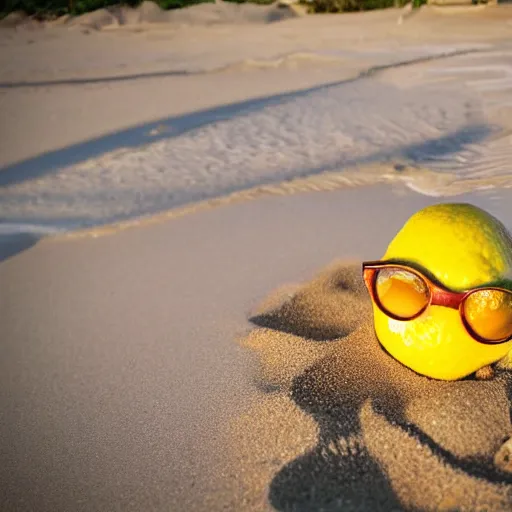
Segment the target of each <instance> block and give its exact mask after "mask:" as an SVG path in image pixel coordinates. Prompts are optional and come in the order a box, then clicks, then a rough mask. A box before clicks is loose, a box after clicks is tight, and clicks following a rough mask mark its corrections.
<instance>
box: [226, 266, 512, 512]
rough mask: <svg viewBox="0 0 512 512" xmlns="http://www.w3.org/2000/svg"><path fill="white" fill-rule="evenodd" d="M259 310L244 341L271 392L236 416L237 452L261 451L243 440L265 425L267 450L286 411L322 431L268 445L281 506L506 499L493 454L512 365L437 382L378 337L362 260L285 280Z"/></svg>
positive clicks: (456, 505)
mask: <svg viewBox="0 0 512 512" xmlns="http://www.w3.org/2000/svg"><path fill="white" fill-rule="evenodd" d="M252 321H253V322H254V323H255V324H257V325H258V326H263V327H262V328H258V329H256V330H254V331H253V332H251V333H250V334H249V335H248V336H247V337H246V338H245V339H244V340H242V345H244V346H245V347H248V348H250V349H251V351H252V352H253V353H255V354H256V355H257V360H258V364H259V370H258V373H257V376H256V380H257V382H258V384H259V388H260V389H262V390H265V391H266V392H267V393H271V394H270V395H267V398H266V399H265V400H266V403H267V406H266V412H262V411H261V410H260V411H259V412H258V414H257V415H250V416H248V417H247V420H246V421H245V422H243V423H244V424H243V425H240V421H238V422H236V423H235V427H234V433H233V436H234V438H235V439H236V442H237V443H238V444H239V445H240V446H241V448H240V453H241V454H243V455H241V457H242V456H243V457H253V458H255V459H257V458H258V457H259V458H260V459H261V458H262V454H261V453H259V452H258V451H256V452H252V453H251V452H250V451H249V450H244V449H243V447H244V446H248V445H251V446H254V444H251V436H252V437H255V436H258V440H257V441H256V440H254V443H256V442H257V443H258V446H261V448H260V450H263V451H265V450H266V448H265V440H264V439H263V440H262V439H261V436H262V435H264V436H267V438H268V439H269V440H270V438H272V439H273V438H274V432H275V428H277V426H278V425H279V424H282V423H283V422H285V421H286V420H285V419H283V417H282V415H286V414H288V415H289V422H290V424H293V422H296V423H297V431H296V433H295V432H293V431H292V432H288V437H289V438H292V439H293V438H294V435H295V434H296V436H298V437H297V438H295V439H296V441H297V439H298V438H305V437H307V435H306V434H305V433H304V432H305V431H307V432H309V434H308V435H312V430H311V427H309V430H308V428H307V427H308V423H307V421H311V419H313V420H314V421H315V423H316V428H317V432H318V434H317V442H316V445H315V446H313V447H311V443H310V442H308V443H304V444H303V445H302V451H301V450H299V449H298V448H297V446H295V447H294V448H293V450H291V451H290V450H288V451H287V446H288V445H290V441H289V440H288V441H287V443H283V446H282V447H281V452H280V451H279V449H278V448H275V447H274V448H271V449H269V450H270V451H269V453H267V456H268V457H272V460H273V463H274V469H273V470H272V471H269V469H268V468H266V469H265V471H266V472H267V473H266V474H268V475H271V476H269V479H270V482H269V481H268V480H267V484H266V485H268V491H267V492H268V500H269V501H270V503H271V504H272V506H273V507H275V508H276V509H277V510H318V509H320V508H321V509H322V510H404V509H405V510H468V511H469V510H471V511H474V510H509V509H510V507H511V506H512V475H511V474H510V473H507V472H506V471H504V470H502V469H500V467H498V465H497V464H495V462H494V458H495V455H496V453H497V452H498V451H499V449H500V447H501V446H502V444H503V442H504V441H505V440H506V439H507V437H508V436H509V435H510V433H511V431H512V427H511V421H510V398H511V396H512V376H511V375H510V374H508V373H505V372H498V373H497V376H496V377H495V378H494V379H493V380H490V381H476V380H474V379H471V378H468V379H465V380H462V381H458V382H441V381H435V380H431V379H428V378H426V377H423V376H420V375H417V374H416V373H414V372H412V371H411V370H409V369H407V368H406V367H404V366H402V365H401V364H400V363H398V362H397V361H395V360H394V359H392V358H391V357H390V356H389V355H388V354H387V353H385V352H384V350H383V349H382V348H381V346H380V345H379V343H378V341H377V339H376V337H375V334H374V331H373V325H372V320H371V310H370V305H369V300H368V299H367V297H366V294H365V292H364V288H363V284H362V279H361V277H360V270H359V266H353V265H350V266H343V265H337V266H335V267H333V268H330V269H328V270H327V271H326V272H324V273H322V274H321V275H320V276H319V277H318V278H316V279H315V280H314V281H313V282H311V283H309V284H307V285H305V286H303V287H301V288H299V289H296V290H293V289H291V290H290V289H287V290H284V291H281V292H280V293H279V294H278V295H277V296H276V295H274V296H272V297H271V298H270V299H269V300H268V301H266V303H265V304H263V305H262V307H261V308H260V309H259V310H258V311H257V313H256V314H255V315H254V317H253V318H252ZM272 399H275V400H276V402H275V403H276V405H275V406H273V405H272V403H271V401H272ZM284 399H287V400H289V401H290V403H291V404H293V405H294V406H295V408H297V409H298V410H299V411H300V412H301V413H302V414H305V415H306V418H307V420H306V418H303V419H300V418H301V417H300V415H298V413H297V412H294V413H293V414H292V413H290V412H287V409H286V408H284V407H283V406H282V401H283V400H284ZM269 400H270V403H269ZM277 404H280V405H279V406H278V405H277ZM262 423H264V424H265V425H266V429H265V431H264V433H263V434H262V430H261V428H260V427H259V425H261V424H262ZM305 429H306V430H305ZM297 442H298V441H297ZM279 453H281V455H279ZM276 458H277V459H276ZM277 460H279V461H280V464H277V462H276V461H277ZM262 471H263V469H262ZM251 478H254V479H257V477H251ZM255 492H256V491H255ZM258 492H260V493H261V492H262V491H261V489H260V490H259V491H258Z"/></svg>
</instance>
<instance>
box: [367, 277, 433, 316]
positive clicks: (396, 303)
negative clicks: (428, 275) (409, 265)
mask: <svg viewBox="0 0 512 512" xmlns="http://www.w3.org/2000/svg"><path fill="white" fill-rule="evenodd" d="M375 294H376V296H377V300H378V302H379V305H380V307H381V309H382V310H383V311H384V312H385V313H387V314H388V315H390V316H391V317H395V318H398V319H402V320H408V319H410V318H413V317H415V316H416V315H418V314H419V313H421V311H423V309H425V308H426V307H427V305H428V303H429V300H430V293H429V289H428V287H427V285H426V283H425V282H424V281H423V279H421V278H420V277H418V276H417V275H416V274H413V273H412V272H409V271H407V270H404V269H401V268H398V267H396V268H394V267H388V268H383V269H381V270H378V271H377V276H376V278H375Z"/></svg>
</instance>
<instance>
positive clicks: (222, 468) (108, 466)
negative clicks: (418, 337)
mask: <svg viewBox="0 0 512 512" xmlns="http://www.w3.org/2000/svg"><path fill="white" fill-rule="evenodd" d="M225 8H226V9H231V11H229V13H228V14H229V16H231V17H229V16H227V14H226V12H227V11H226V12H225V11H222V9H225ZM273 8H274V6H271V7H270V8H265V9H266V10H265V9H263V10H258V11H256V10H254V6H250V7H249V10H251V9H252V11H251V12H253V14H251V15H250V16H249V15H248V16H247V19H246V20H245V21H244V23H243V24H240V23H239V22H240V21H241V17H243V16H245V15H246V14H248V10H247V9H246V8H245V7H238V6H231V7H226V6H223V4H221V6H220V7H219V6H218V5H215V6H198V7H195V8H193V9H191V10H187V11H180V12H179V13H174V14H173V16H177V17H181V19H180V20H178V21H175V22H171V21H169V20H167V21H165V20H164V21H165V23H162V18H161V16H163V14H162V13H161V12H159V11H158V12H157V11H154V9H153V11H151V9H152V8H151V6H148V5H146V7H145V9H147V12H146V13H145V16H147V17H148V19H146V20H141V19H140V18H137V16H138V14H137V13H133V12H131V11H129V10H124V11H123V13H120V12H115V13H114V14H112V12H109V13H107V14H108V15H106V14H105V12H100V13H96V14H94V16H93V15H90V16H88V17H86V18H83V19H82V20H81V21H80V20H74V21H73V20H67V19H66V20H59V21H58V22H55V23H52V24H51V25H48V26H44V27H43V26H41V25H38V24H36V23H32V22H30V23H24V24H22V26H18V27H15V28H12V27H11V28H2V29H0V45H1V46H0V69H1V72H0V82H1V83H0V119H1V125H0V130H1V133H0V135H1V136H0V166H1V167H2V168H1V169H0V340H1V341H2V349H3V350H2V359H1V363H0V407H1V410H2V416H1V419H0V453H1V455H2V464H1V465H0V488H1V489H2V492H1V493H0V509H1V510H6V511H11V510H13V511H14V510H16V511H24V510H27V511H28V510H38V511H39V510H41V511H51V512H55V511H60V510H63V511H64V510H66V511H67V510H76V511H97V510H123V511H130V510H134V511H140V510H158V511H159V510H173V511H182V510H183V511H190V510H193V511H196V510H197V511H202V510H204V511H212V510H214V511H216V510H233V511H240V510H244V511H246V510H247V511H255V512H256V511H257V512H260V511H264V510H282V511H291V510H294V511H304V512H305V511H312V510H329V511H334V510H372V511H389V510H436V511H437V510H446V511H448V510H449V511H453V510H468V511H475V510H482V511H483V510H488V511H502V510H508V509H510V507H511V501H512V493H511V488H512V479H511V477H510V467H509V466H510V460H509V462H508V463H507V461H506V457H507V453H508V451H507V450H508V449H509V448H507V446H509V445H503V442H504V441H505V440H506V439H507V437H508V436H509V435H510V434H511V433H512V432H511V430H512V428H511V427H512V425H511V421H510V414H509V411H510V377H509V375H508V374H506V373H505V372H503V371H499V372H498V374H497V376H496V377H495V378H494V379H493V380H490V381H486V382H480V381H475V380H474V379H466V380H464V381H460V382H455V383H441V382H436V381H431V380H428V379H425V378H423V377H419V376H418V375H416V374H414V373H412V372H411V371H409V370H407V369H405V368H404V367H402V366H401V365H399V364H398V363H397V362H395V361H394V360H393V359H391V358H390V357H389V356H387V354H385V353H384V352H383V351H382V350H381V349H380V346H379V345H378V343H377V340H376V339H375V336H374V334H373V331H372V328H371V313H370V309H369V306H370V305H369V301H368V297H367V296H366V294H365V292H364V289H363V288H362V283H361V279H360V274H359V271H358V268H359V266H360V262H361V261H362V260H365V259H376V258H378V257H380V256H381V255H382V253H383V252H384V249H385V247H386V245H387V243H388V242H389V240H390V239H391V237H392V236H393V235H394V234H395V233H396V231H397V230H398V229H399V227H400V226H401V225H402V224H403V222H404V221H405V220H406V219H407V217H408V216H409V215H411V214H412V213H413V212H414V211H416V210H417V209H419V208H421V207H423V206H426V205H428V204H432V203H433V202H438V201H452V200H457V201H463V200H464V201H469V202H472V203H474V204H477V205H479V206H481V207H483V208H485V209H487V210H489V211H490V212H491V213H493V214H495V215H496V216H497V217H498V218H500V219H501V220H503V222H504V223H505V224H506V225H507V226H508V227H509V228H512V208H511V205H512V192H511V184H512V182H511V181H510V180H511V176H510V161H511V158H512V156H511V155H512V153H511V148H512V144H511V139H510V134H511V130H512V125H511V124H510V123H511V121H510V120H511V119H512V115H510V108H511V103H510V101H511V100H510V77H511V68H510V52H511V47H510V33H511V30H512V24H511V23H510V20H511V13H512V11H511V9H510V7H507V6H500V7H492V8H491V7H489V8H485V9H481V8H479V9H476V10H475V9H466V10H465V11H464V12H461V11H460V10H456V11H453V10H440V9H439V10H438V9H431V8H428V9H421V10H420V11H419V12H415V13H413V14H412V15H411V16H406V17H405V16H404V17H402V18H400V16H402V15H403V14H404V12H403V11H401V10H394V9H390V10H387V11H382V12H373V13H364V14H361V13H356V14H353V15H347V16H341V17H339V16H329V15H326V16H318V17H311V16H306V17H300V18H294V19H285V20H282V21H277V22H274V21H275V20H269V18H268V12H270V10H271V9H273ZM267 11H268V12H267ZM152 13H153V14H152ZM244 13H245V14H244ZM121 14H123V16H126V19H123V20H121V18H122V16H121ZM139 14H140V13H139ZM249 14H250V13H249ZM153 15H154V16H155V17H154V18H151V16H153ZM165 16H167V14H166V15H165ZM223 16H224V17H223ZM237 16H238V17H237ZM251 16H252V18H251ZM87 19H88V20H89V21H87ZM235 19H236V21H237V23H233V20H235ZM102 20H103V21H102ZM105 20H106V21H105ZM112 20H114V21H115V22H113V21H112ZM400 20H401V21H400ZM269 21H272V23H269ZM233 41H236V44H233ZM283 180H284V181H283ZM155 214H157V215H155ZM100 235H101V236H100ZM504 446H505V448H504ZM509 459H510V457H509Z"/></svg>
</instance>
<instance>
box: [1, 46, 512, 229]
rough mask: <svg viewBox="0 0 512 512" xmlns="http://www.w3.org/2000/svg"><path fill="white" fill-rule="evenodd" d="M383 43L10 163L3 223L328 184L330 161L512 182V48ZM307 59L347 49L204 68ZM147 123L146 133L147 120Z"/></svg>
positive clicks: (47, 224) (362, 180)
mask: <svg viewBox="0 0 512 512" xmlns="http://www.w3.org/2000/svg"><path fill="white" fill-rule="evenodd" d="M378 53H379V56H378V61H379V62H380V64H378V65H377V66H372V68H369V69H368V70H366V71H365V72H363V73H361V74H360V75H358V76H357V77H355V78H353V79H350V80H341V81H340V82H338V83H334V84H328V85H325V86H322V87H316V88H312V89H310V90H307V91H301V92H298V93H291V94H285V95H280V96H275V97H271V98H266V99H260V100H255V101H248V102H245V103H243V104H238V105H232V106H229V107H220V108H217V109H212V110H208V111H204V112H196V113H193V114H190V115H188V116H187V115H185V116H181V117H180V118H175V119H172V120H169V121H167V122H164V123H163V124H161V125H160V126H158V127H157V128H156V129H155V128H153V129H152V130H148V133H145V134H144V135H145V137H144V138H143V139H144V141H143V143H142V144H141V143H140V142H139V143H138V144H135V145H134V144H132V142H131V141H132V139H133V138H134V131H133V130H127V131H126V132H124V133H121V134H116V135H115V136H112V137H111V138H110V139H109V137H108V136H107V137H104V138H103V139H98V140H96V141H93V142H89V143H87V144H89V145H90V144H96V145H97V146H98V147H100V148H101V147H102V144H103V145H104V147H105V148H106V149H105V150H104V151H102V150H101V149H100V150H97V151H96V152H95V153H96V154H95V156H94V157H88V156H87V155H88V154H89V153H90V152H89V151H88V150H89V149H90V148H89V147H88V146H87V144H85V145H78V146H76V147H73V148H68V149H66V150H63V152H62V155H60V156H63V158H59V154H58V153H57V154H55V155H53V156H52V158H51V159H49V158H48V157H45V156H44V155H43V156H42V157H39V158H35V159H32V160H29V161H25V162H21V163H18V164H15V165H12V166H9V167H7V168H4V169H2V170H1V171H0V232H17V231H30V232H34V231H35V232H55V231H60V230H70V229H76V228H80V227H87V226H94V225H101V224H105V223H109V222H115V221H120V220H126V219H133V218H137V217H139V216H146V215H151V214H153V213H156V212H161V211H163V210H168V209H172V208H176V207H180V206H183V205H187V204H190V203H194V202H197V201H202V200H205V199H211V198H215V197H219V196H223V195H226V194H229V193H232V192H236V191H240V190H246V189H250V188H252V187H258V186H262V185H271V184H274V185H275V184H277V183H280V182H283V181H290V180H294V179H297V178H307V177H314V178H315V180H316V184H317V185H316V186H317V188H318V186H320V188H321V180H319V178H318V177H319V176H322V175H323V173H326V172H328V173H329V175H330V176H331V178H332V176H333V175H336V174H338V173H339V175H340V176H341V177H343V176H345V177H344V178H343V179H340V180H338V183H339V186H347V185H348V186H350V185H352V186H356V185H359V184H369V183H372V182H379V181H383V180H384V181H388V182H389V181H391V182H392V181H394V180H396V181H402V182H405V183H406V185H407V186H409V187H410V188H412V189H413V190H416V191H417V192H419V193H422V194H426V195H434V196H446V195H454V194H458V193H462V192H467V191H471V190H476V189H489V188H494V187H509V186H512V46H498V47H492V46H485V45H478V46H475V45H470V44H468V45H460V46H452V47H448V46H418V47H408V48H404V49H403V50H401V51H398V52H397V51H396V49H394V50H393V51H392V52H391V51H388V52H386V51H381V52H378ZM375 55H376V53H375V52H374V53H373V54H372V55H371V58H372V59H373V60H375ZM352 57H353V55H352ZM363 57H364V55H363ZM367 57H368V58H369V57H370V55H367ZM304 58H307V59H309V60H310V61H314V60H315V59H318V60H319V61H322V60H325V59H326V58H328V59H331V60H333V63H332V64H331V65H336V59H337V58H340V59H345V58H346V55H344V54H343V52H339V53H336V52H332V51H331V52H329V53H317V54H308V55H306V56H305V55H303V54H294V55H285V56H283V57H281V58H280V59H277V61H273V62H265V61H244V62H241V63H235V64H233V65H230V66H229V69H219V70H213V71H212V70H204V71H203V72H216V73H225V74H226V81H231V80H236V79H237V73H244V72H247V68H251V67H256V68H258V67H259V68H264V67H266V66H267V67H268V66H274V67H275V66H280V65H289V64H290V62H294V61H296V60H300V59H304ZM340 65H341V60H340ZM251 72H253V73H254V72H256V73H261V72H263V71H254V70H252V71H251ZM295 72H308V70H307V69H306V68H305V69H304V71H297V70H296V71H295ZM136 130H137V133H138V137H139V139H140V131H141V130H142V131H143V130H144V127H138V128H137V129H136ZM82 153H83V155H84V156H83V157H82V156H81V154H82ZM70 156H71V158H69V157H70ZM58 162H60V163H58ZM379 163H382V164H384V165H383V167H382V169H383V170H382V173H379V171H378V170H377V171H376V167H375V164H379ZM354 169H357V171H354ZM367 169H371V170H369V171H368V170H367ZM390 169H391V172H390ZM404 169H407V173H404V172H403V170H404ZM348 170H350V172H348ZM344 173H345V174H344ZM334 181H336V180H334ZM330 183H331V186H332V183H333V180H332V179H331V180H330ZM318 184H320V185H318ZM511 209H512V206H511Z"/></svg>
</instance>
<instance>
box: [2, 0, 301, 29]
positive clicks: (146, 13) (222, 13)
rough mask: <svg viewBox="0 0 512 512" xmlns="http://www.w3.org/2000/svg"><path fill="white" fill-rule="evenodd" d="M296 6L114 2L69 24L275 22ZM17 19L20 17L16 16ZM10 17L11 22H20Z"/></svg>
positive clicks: (97, 26)
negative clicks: (129, 4)
mask: <svg viewBox="0 0 512 512" xmlns="http://www.w3.org/2000/svg"><path fill="white" fill-rule="evenodd" d="M296 16H297V13H296V12H295V10H293V9H292V8H290V7H289V6H286V5H278V4H272V5H256V4H250V3H247V4H235V3H232V2H222V1H218V2H216V3H203V4H197V5H192V6H190V7H185V8H183V9H173V10H170V11H165V10H163V9H161V8H160V7H159V6H158V5H157V4H156V3H154V2H150V1H145V2H142V4H140V5H139V6H138V7H136V8H131V7H127V6H121V5H118V6H113V7H109V8H106V9H98V10H96V11H93V12H89V13H86V14H83V15H81V16H77V17H75V18H71V19H70V20H69V21H68V22H67V24H68V25H69V26H80V27H87V28H92V29H95V30H100V29H102V28H105V27H108V28H115V27H117V26H123V25H126V26H133V25H140V24H148V23H156V24H179V25H212V24H216V23H227V24H230V23H236V24H240V23H260V24H265V23H272V22H275V21H280V20H284V19H287V18H293V17H296ZM16 20H17V18H16ZM16 20H14V19H13V20H10V22H9V23H10V24H11V25H12V24H16V23H18V22H17V21H16Z"/></svg>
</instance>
